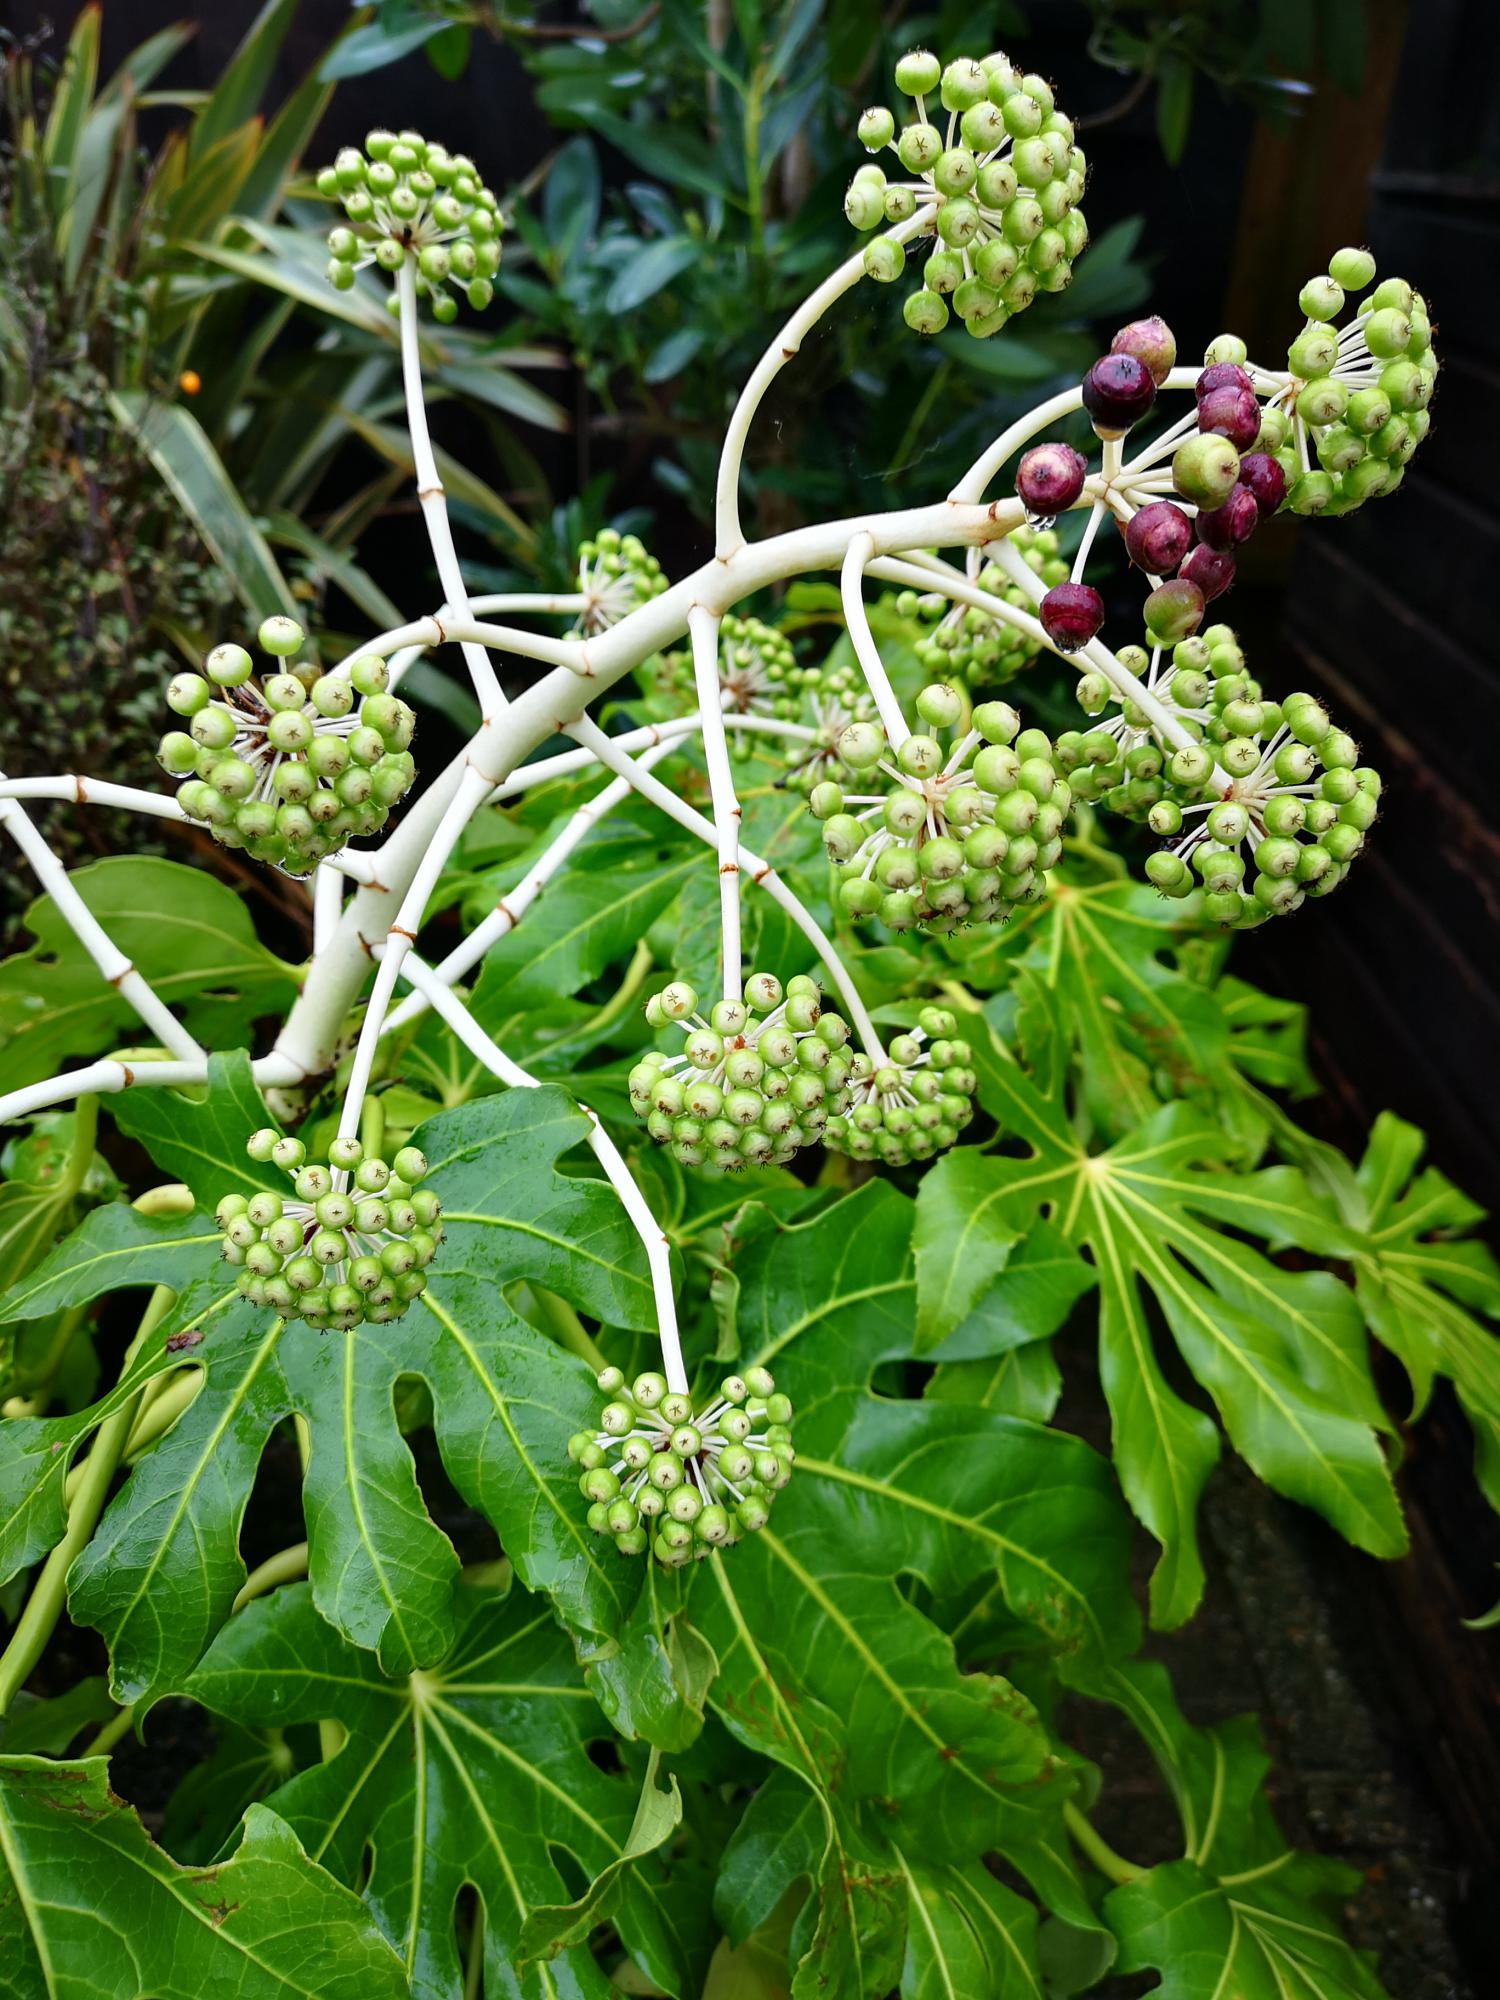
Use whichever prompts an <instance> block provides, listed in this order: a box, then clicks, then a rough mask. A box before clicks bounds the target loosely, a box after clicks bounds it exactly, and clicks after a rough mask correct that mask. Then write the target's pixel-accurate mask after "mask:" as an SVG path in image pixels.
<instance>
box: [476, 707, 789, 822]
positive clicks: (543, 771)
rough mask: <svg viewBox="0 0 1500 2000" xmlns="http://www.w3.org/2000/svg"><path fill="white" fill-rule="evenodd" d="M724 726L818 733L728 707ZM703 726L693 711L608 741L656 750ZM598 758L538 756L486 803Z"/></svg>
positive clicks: (767, 732) (567, 774)
mask: <svg viewBox="0 0 1500 2000" xmlns="http://www.w3.org/2000/svg"><path fill="white" fill-rule="evenodd" d="M724 726H725V728H726V729H733V730H740V731H744V732H746V733H748V734H749V735H752V736H782V737H785V738H786V739H787V741H788V742H791V743H814V742H816V741H817V736H818V732H817V730H816V729H809V728H808V727H807V725H806V724H805V723H802V722H787V721H785V720H783V718H782V717H781V716H779V715H734V714H731V713H730V711H729V710H727V709H726V710H725V713H724ZM702 727H703V718H702V717H701V716H700V715H698V714H696V713H694V714H692V715H674V716H670V717H669V718H668V719H667V720H666V721H665V722H646V723H642V725H641V727H640V728H639V729H627V730H626V731H624V732H623V734H621V735H619V736H612V737H611V738H610V741H611V743H613V744H614V746H615V748H616V749H617V750H623V751H625V752H626V753H627V755H630V756H633V755H634V754H635V752H636V751H638V750H651V749H655V748H656V746H657V745H658V744H665V745H671V744H681V743H683V742H685V741H686V740H687V739H688V738H689V737H691V736H696V735H697V734H698V733H699V731H700V730H701V729H702ZM598 761H599V760H598V759H597V758H596V757H595V755H594V753H593V751H592V750H560V751H559V752H558V753H557V755H556V756H555V757H538V758H537V759H536V760H535V762H534V763H530V764H523V765H522V766H521V767H520V769H519V770H517V771H512V772H511V774H510V776H509V777H508V778H506V779H504V780H502V782H501V783H500V784H498V785H496V787H495V789H494V790H493V791H492V792H491V793H490V797H489V803H490V804H491V805H499V804H500V802H501V801H502V800H504V799H510V798H514V797H515V796H516V794H517V793H518V792H528V791H530V790H531V788H532V786H533V785H544V784H546V783H547V782H548V781H549V780H550V779H553V778H571V777H573V776H575V775H576V774H577V773H578V772H579V771H586V770H588V769H589V767H590V765H592V764H596V763H597V762H598Z"/></svg>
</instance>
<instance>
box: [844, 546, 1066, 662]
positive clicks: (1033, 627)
mask: <svg viewBox="0 0 1500 2000" xmlns="http://www.w3.org/2000/svg"><path fill="white" fill-rule="evenodd" d="M865 574H866V575H867V576H873V577H876V578H878V579H880V580H881V581H882V582H885V583H899V584H902V585H904V586H905V587H906V588H907V589H909V590H923V591H931V592H932V593H933V594H934V595H935V596H939V597H947V598H950V599H951V600H952V602H953V603H955V604H967V605H970V606H972V608H973V609H974V610H975V611H982V612H983V613H984V614H985V616H986V617H987V618H994V619H996V620H998V621H999V623H1001V624H1003V625H1010V626H1012V627H1014V629H1015V630H1016V631H1017V632H1024V633H1025V634H1026V636H1027V638H1028V639H1035V640H1036V642H1037V644H1038V645H1039V646H1045V647H1046V648H1047V650H1048V652H1050V653H1057V656H1058V658H1059V659H1065V658H1066V657H1067V655H1066V654H1063V653H1058V649H1057V647H1056V646H1054V645H1053V643H1052V641H1051V640H1050V639H1049V638H1048V637H1047V632H1046V628H1045V626H1044V625H1043V624H1042V621H1041V619H1040V618H1033V617H1032V615H1031V613H1030V612H1029V611H1023V610H1022V609H1021V607H1020V605H1018V604H1012V603H1010V602H1009V600H1008V599H1006V598H1003V597H1000V596H998V595H997V594H996V593H995V592H994V591H992V590H984V589H981V587H980V586H979V585H978V584H977V583H971V582H970V581H969V579H968V577H966V576H961V575H960V574H959V572H958V571H957V570H956V569H951V568H950V567H949V566H948V564H947V563H932V564H923V565H922V566H921V567H920V568H918V566H917V565H916V564H915V563H904V562H901V561H899V560H898V559H897V558H896V557H895V556H888V557H886V559H885V560H884V561H883V562H874V563H871V565H870V567H869V569H868V570H867V571H866V572H865Z"/></svg>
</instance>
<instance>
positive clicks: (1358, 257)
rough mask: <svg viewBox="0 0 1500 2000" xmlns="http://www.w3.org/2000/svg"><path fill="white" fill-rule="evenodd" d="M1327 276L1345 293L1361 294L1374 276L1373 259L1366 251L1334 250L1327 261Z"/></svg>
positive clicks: (1351, 249)
mask: <svg viewBox="0 0 1500 2000" xmlns="http://www.w3.org/2000/svg"><path fill="white" fill-rule="evenodd" d="M1328 274H1329V276H1330V277H1331V278H1332V279H1333V280H1334V282H1335V284H1339V285H1342V286H1343V288H1344V290H1345V291H1346V292H1362V291H1363V290H1364V289H1365V287H1366V285H1368V284H1369V283H1370V281H1371V280H1372V279H1373V278H1374V276H1375V259H1374V258H1373V257H1372V256H1371V255H1370V253H1369V251H1368V250H1362V249H1353V248H1346V249H1343V250H1335V251H1334V253H1333V255H1332V256H1331V257H1330V258H1329V260H1328Z"/></svg>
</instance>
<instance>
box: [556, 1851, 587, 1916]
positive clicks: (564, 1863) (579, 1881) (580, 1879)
mask: <svg viewBox="0 0 1500 2000" xmlns="http://www.w3.org/2000/svg"><path fill="white" fill-rule="evenodd" d="M547 1854H548V1857H549V1859H550V1860H551V1862H552V1866H553V1867H554V1868H555V1869H556V1870H557V1872H558V1874H559V1875H561V1877H562V1879H563V1883H564V1889H563V1896H562V1900H563V1901H564V1902H566V1903H576V1902H577V1901H578V1898H579V1897H580V1896H581V1895H582V1894H583V1893H584V1891H585V1890H586V1889H587V1888H588V1886H589V1872H588V1870H587V1869H586V1868H584V1867H582V1866H581V1865H580V1863H579V1860H578V1857H577V1855H575V1854H574V1853H572V1851H571V1850H570V1849H568V1848H566V1847H561V1846H559V1845H558V1844H557V1842H555V1841H549V1842H548V1843H547Z"/></svg>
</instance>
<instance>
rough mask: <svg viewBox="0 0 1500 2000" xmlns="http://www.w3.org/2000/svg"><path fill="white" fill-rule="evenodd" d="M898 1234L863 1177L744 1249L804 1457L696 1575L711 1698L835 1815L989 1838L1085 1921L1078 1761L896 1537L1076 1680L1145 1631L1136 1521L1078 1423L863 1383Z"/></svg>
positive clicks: (882, 1319) (896, 1257)
mask: <svg viewBox="0 0 1500 2000" xmlns="http://www.w3.org/2000/svg"><path fill="white" fill-rule="evenodd" d="M910 1233H911V1210H910V1206H909V1204H907V1203H906V1202H905V1201H904V1200H903V1198H902V1197H901V1196H899V1195H897V1194H896V1193H894V1192H893V1191H892V1190H891V1189H890V1188H888V1187H883V1186H880V1185H874V1186H871V1187H867V1188H866V1189H864V1190H863V1191H862V1192H861V1193H859V1194H857V1195H853V1196H850V1197H848V1198H846V1199H845V1200H844V1201H842V1202H839V1203H837V1204H836V1205H835V1206H834V1207H832V1208H830V1209H829V1210H827V1211H825V1213H823V1214H822V1215H820V1216H819V1217H817V1218H816V1219H815V1220H814V1221H812V1222H809V1223H805V1224H800V1225H797V1226H795V1227H793V1228H778V1229H773V1230H768V1231H765V1232H762V1233H761V1234H759V1235H757V1236H755V1237H754V1239H753V1240H752V1241H751V1243H750V1244H749V1246H748V1248H746V1249H745V1250H744V1251H742V1252H741V1253H740V1255H739V1257H738V1259H737V1266H738V1270H739V1275H740V1280H741V1302H740V1325H741V1332H742V1338H743V1343H744V1351H745V1354H746V1358H747V1359H756V1360H760V1361H764V1362H769V1363H770V1364H771V1366H772V1367H773V1368H777V1369H781V1370H782V1371H783V1374H784V1379H785V1380H787V1381H788V1382H789V1383H790V1384H791V1385H792V1389H793V1393H794V1395H795V1398H796V1401H797V1406H798V1407H797V1416H796V1427H797V1454H798V1455H797V1469H796V1473H795V1475H794V1477H793V1480H792V1483H791V1485H790V1486H789V1487H788V1489H787V1491H786V1492H785V1493H784V1494H783V1495H782V1496H781V1498H780V1499H779V1500H778V1502H777V1506H776V1510H775V1513H774V1515H773V1517H772V1521H771V1524H770V1526H769V1527H768V1528H767V1529H765V1530H764V1531H763V1532H762V1533H760V1534H759V1535H755V1536H752V1537H749V1538H748V1539H747V1540H746V1541H744V1542H743V1543H741V1544H740V1545H739V1546H737V1547H736V1548H734V1549H733V1550H731V1551H729V1552H727V1553H726V1554H724V1555H722V1556H716V1557H715V1558H714V1559H713V1560H712V1561H711V1562H709V1563H707V1564H705V1565H704V1566H703V1568H702V1570H701V1571H695V1572H694V1573H693V1587H692V1598H691V1613H692V1617H693V1619H694V1622H695V1623H697V1624H699V1625H700V1626H701V1627H702V1629H703V1631H704V1632H705V1634H706V1635H707V1637H708V1638H709V1640H710V1642H711V1643H712V1645H713V1647H714V1650H715V1652H716V1653H717V1655H718V1657H719V1661H720V1667H721V1673H720V1677H719V1680H718V1681H717V1682H716V1683H715V1686H714V1689H713V1693H712V1699H713V1700H714V1703H715V1705H716V1707H718V1708H719V1710H720V1713H721V1714H722V1715H723V1717H724V1719H725V1721H726V1722H727V1723H728V1724H729V1726H730V1728H731V1729H732V1730H733V1731H734V1732H735V1734H736V1735H737V1736H739V1737H740V1738H741V1740H742V1741H744V1742H747V1743H749V1744H751V1745H752V1746H753V1747H754V1748H756V1749H758V1750H760V1751H761V1752H762V1753H763V1754H764V1755H766V1756H769V1757H771V1758H772V1759H774V1760H775V1761H776V1762H778V1763H780V1764H783V1765H784V1766H785V1767H786V1768H787V1769H788V1770H790V1771H793V1772H796V1773H797V1774H798V1775H799V1776H801V1777H802V1778H803V1779H805V1780H806V1782H808V1783H809V1784H810V1785H812V1786H813V1787H814V1788H815V1790H816V1791H818V1792H819V1793H821V1795H823V1796H824V1797H825V1798H828V1797H831V1796H833V1795H835V1794H836V1795H837V1797H838V1799H839V1801H840V1805H841V1809H842V1810H843V1811H844V1812H852V1811H853V1810H854V1809H855V1807H856V1806H857V1805H858V1804H860V1802H862V1801H863V1802H867V1805H868V1808H869V1809H872V1810H873V1813H874V1818H873V1824H874V1826H875V1827H876V1828H878V1829H880V1830H881V1832H882V1834H883V1835H885V1834H889V1833H890V1832H891V1831H892V1830H893V1829H894V1830H896V1837H897V1838H898V1839H901V1840H905V1839H906V1838H907V1837H908V1831H906V1830H909V1837H910V1838H911V1839H912V1840H913V1841H917V1842H920V1843H921V1844H920V1848H919V1849H918V1850H917V1851H919V1852H920V1853H921V1854H922V1855H923V1856H924V1858H927V1859H931V1860H940V1859H943V1858H945V1857H949V1858H951V1859H952V1860H953V1861H954V1862H955V1864H961V1863H962V1860H963V1859H964V1857H965V1855H967V1854H972V1852H973V1851H974V1849H975V1847H976V1845H977V1846H978V1847H981V1848H983V1847H986V1846H990V1845H993V1846H995V1847H998V1848H999V1849H1000V1850H1001V1851H1003V1852H1004V1853H1006V1854H1007V1856H1008V1857H1009V1858H1011V1859H1012V1860H1013V1862H1014V1864H1015V1866H1016V1867H1018V1868H1019V1869H1020V1870H1021V1871H1022V1872H1023V1873H1024V1874H1026V1875H1028V1877H1030V1878H1031V1879H1032V1880H1033V1882H1035V1883H1036V1884H1038V1886H1040V1885H1042V1884H1045V1892H1044V1893H1045V1894H1046V1895H1047V1897H1048V1899H1049V1901H1051V1902H1052V1903H1053V1906H1054V1907H1058V1906H1059V1905H1062V1906H1066V1907H1068V1908H1069V1909H1070V1910H1071V1912H1072V1913H1073V1915H1074V1916H1075V1918H1076V1920H1077V1921H1079V1922H1081V1923H1083V1924H1085V1925H1092V1924H1093V1921H1094V1920H1093V1918H1092V1916H1091V1914H1090V1913H1089V1911H1088V1909H1087V1905H1086V1903H1085V1902H1084V1899H1083V1898H1082V1896H1081V1894H1080V1893H1078V1891H1077V1889H1076V1887H1072V1888H1071V1889H1070V1878H1071V1867H1070V1865H1069V1864H1068V1863H1067V1861H1066V1859H1065V1858H1064V1857H1063V1855H1062V1853H1061V1848H1062V1842H1061V1836H1060V1831H1059V1826H1060V1822H1059V1820H1058V1815H1059V1813H1060V1810H1061V1803H1062V1799H1063V1798H1064V1797H1065V1796H1066V1795H1067V1794H1068V1792H1069V1791H1070V1789H1071V1780H1070V1779H1069V1778H1068V1777H1067V1776H1066V1775H1065V1774H1064V1772H1063V1771H1062V1769H1061V1767H1060V1766H1057V1765H1055V1764H1054V1762H1053V1760H1052V1753H1051V1749H1050V1746H1049V1744H1048V1741H1047V1738H1046V1733H1045V1731H1044V1730H1043V1729H1042V1728H1041V1726H1040V1722H1039V1720H1038V1718H1037V1717H1036V1716H1035V1714H1034V1712H1033V1711H1032V1710H1031V1708H1030V1704H1029V1703H1027V1702H1026V1701H1025V1700H1024V1699H1023V1698H1022V1697H1020V1696H1019V1695H1018V1693H1017V1692H1016V1690H1015V1689H1014V1688H1012V1687H1010V1686H1009V1685H1008V1683H1006V1682H1005V1681H1004V1680H1002V1679H1000V1678H999V1677H998V1676H994V1675H991V1674H983V1673H963V1672H961V1671H960V1668H959V1662H958V1661H957V1660H956V1659H955V1655H954V1650H953V1646H952V1643H951V1641H950V1640H949V1639H948V1638H947V1636H946V1635H945V1634H944V1632H943V1631H942V1630H941V1629H940V1628H939V1626H938V1625H937V1624H935V1623H934V1622H933V1621H932V1619H931V1618H930V1617H929V1616H928V1615H926V1613H924V1611H922V1610H920V1609H919V1608H918V1606H917V1604H915V1603H913V1602H912V1601H911V1600H910V1598H909V1597H908V1596H906V1595H905V1594H903V1592H902V1591H901V1590H899V1589H898V1588H897V1585H896V1582H895V1580H894V1579H893V1577H892V1574H891V1565H892V1555H893V1552H894V1551H896V1550H899V1551H900V1563H901V1567H902V1568H903V1569H904V1570H906V1571H908V1572H909V1573H911V1574H913V1575H916V1576H919V1577H920V1578H921V1579H922V1581H923V1583H924V1585H925V1586H926V1589H927V1590H928V1591H929V1592H931V1594H932V1597H933V1599H934V1600H935V1601H936V1602H937V1603H944V1602H954V1603H956V1602H957V1601H958V1600H959V1599H960V1598H962V1597H963V1596H964V1595H965V1593H967V1592H969V1591H971V1590H972V1588H973V1587H974V1586H975V1585H981V1586H987V1585H989V1584H991V1583H997V1584H998V1587H999V1590H1000V1592H1001V1594H1002V1597H1003V1601H1004V1603H1005V1605H1006V1607H1007V1610H1008V1613H1009V1616H1010V1617H1011V1619H1012V1620H1013V1623H1014V1631H1015V1634H1016V1643H1017V1644H1018V1645H1019V1646H1020V1647H1021V1648H1022V1650H1025V1649H1027V1648H1038V1649H1042V1650H1044V1651H1046V1652H1047V1653H1048V1654H1050V1655H1051V1657H1052V1658H1053V1659H1054V1660H1055V1662H1056V1663H1057V1668H1058V1671H1059V1672H1060V1673H1062V1674H1063V1675H1064V1676H1065V1677H1068V1678H1077V1679H1086V1678H1087V1677H1088V1676H1089V1674H1091V1673H1092V1672H1094V1671H1095V1670H1097V1669H1098V1668H1099V1667H1100V1666H1101V1665H1102V1663H1103V1661H1104V1660H1105V1659H1106V1658H1108V1657H1109V1656H1110V1655H1111V1654H1113V1653H1118V1652H1124V1653H1128V1652H1129V1651H1130V1650H1131V1649H1132V1647H1133V1645H1134V1643H1135V1638H1136V1633H1137V1625H1136V1617H1135V1611H1134V1607H1133V1605H1132V1604H1131V1601H1130V1597H1129V1593H1128V1590H1126V1589H1125V1588H1124V1587H1123V1577H1122V1575H1121V1573H1120V1568H1119V1562H1120V1557H1121V1554H1122V1553H1123V1548H1124V1546H1125V1540H1126V1537H1127V1528H1126V1523H1125V1521H1124V1517H1123V1515H1122V1513H1121V1512H1120V1510H1119V1508H1118V1504H1117V1502H1116V1500H1115V1498H1114V1494H1113V1491H1112V1487H1111V1482H1110V1480H1109V1476H1108V1471H1107V1468H1106V1467H1105V1466H1104V1465H1103V1464H1102V1463H1101V1462H1100V1461H1099V1460H1097V1459H1095V1458H1094V1457H1093V1455H1092V1454H1091V1453H1089V1452H1088V1451H1087V1450H1086V1449H1085V1448H1084V1447H1083V1446H1081V1445H1079V1444H1078V1443H1077V1442H1076V1441H1075V1440H1073V1439H1070V1438H1066V1437H1064V1436H1062V1435H1061V1434H1060V1433H1055V1432H1051V1431H1046V1430H1042V1429H1040V1428H1037V1427H1035V1426H1032V1425H1030V1424H1024V1423H1019V1422H1017V1421H1016V1420H1014V1419H1011V1418H1006V1417H999V1416H994V1415H991V1414H989V1413H987V1412H985V1411H983V1410H980V1409H975V1408H971V1407H969V1406H967V1405H964V1404H959V1403H949V1402H943V1401H935V1400H924V1401H909V1400H905V1399H903V1398H901V1397H900V1396H899V1395H897V1394H892V1393H891V1392H890V1390H889V1389H887V1390H886V1392H885V1393H883V1394H875V1393H873V1391H872V1388H871V1381H872V1377H874V1375H875V1373H876V1370H877V1369H878V1368H880V1367H881V1365H882V1364H883V1363H886V1362H889V1361H890V1360H892V1359H894V1358H897V1357H900V1356H903V1355H908V1354H910V1353H911V1352H912V1347H913V1338H914V1331H915V1328H914V1289H915V1288H914V1284H913V1281H912V1275H911V1270H912V1266H911V1252H910V1247H909V1244H910ZM835 1774H836V1775H835ZM893 1815H895V1817H894V1818H893ZM888 1861H890V1864H891V1865H892V1866H894V1862H893V1859H892V1858H891V1857H888Z"/></svg>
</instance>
